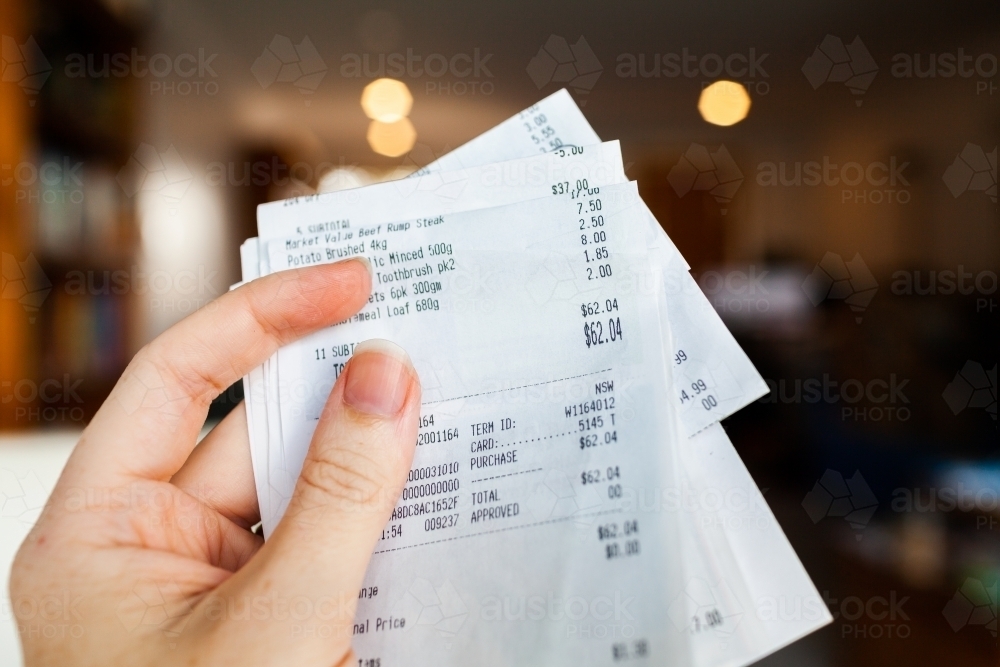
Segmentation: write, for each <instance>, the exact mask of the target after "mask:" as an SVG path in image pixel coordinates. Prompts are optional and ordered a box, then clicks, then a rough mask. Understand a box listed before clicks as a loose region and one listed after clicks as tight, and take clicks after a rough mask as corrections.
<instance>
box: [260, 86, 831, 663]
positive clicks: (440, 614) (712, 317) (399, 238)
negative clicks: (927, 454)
mask: <svg viewBox="0 0 1000 667" xmlns="http://www.w3.org/2000/svg"><path fill="white" fill-rule="evenodd" d="M257 221H258V233H259V237H258V238H254V239H249V240H248V241H247V242H246V243H245V244H244V245H243V247H242V248H241V257H242V270H243V281H244V282H246V281H250V280H253V279H255V278H258V277H260V276H264V275H267V274H269V273H273V272H277V271H283V270H288V269H294V268H300V267H304V266H308V265H312V264H319V263H325V262H334V261H338V260H342V259H346V258H348V257H351V256H355V255H364V256H365V257H367V258H368V259H369V261H370V262H371V265H372V269H373V281H372V282H373V289H372V295H371V298H370V299H369V301H368V304H367V305H366V307H365V308H363V309H362V310H361V312H359V313H358V314H357V315H355V316H353V317H351V318H350V319H349V320H348V321H346V322H342V323H340V324H338V325H336V326H333V327H330V328H328V329H325V330H323V331H320V332H318V333H315V334H313V335H311V336H309V337H308V338H305V339H302V340H300V341H298V342H296V343H294V344H291V345H288V346H287V347H284V348H282V349H281V350H280V351H279V352H278V353H276V354H275V355H274V356H273V357H272V358H271V359H269V360H268V361H267V362H266V363H265V364H264V365H263V366H262V367H260V368H258V369H256V370H254V371H253V372H252V373H251V374H250V375H249V376H248V377H247V378H246V379H245V381H244V386H245V393H246V408H247V420H248V422H249V431H250V443H251V452H252V457H253V467H254V474H255V477H256V486H257V495H258V498H259V501H260V512H261V519H262V523H263V530H264V535H265V538H266V537H267V536H269V535H270V534H271V532H272V531H273V530H274V528H275V526H276V525H277V523H278V522H279V521H280V520H281V517H282V514H283V513H284V511H285V509H286V506H287V504H288V501H289V499H290V497H291V495H292V491H293V488H294V485H295V482H296V479H297V477H298V474H299V471H300V470H301V467H302V463H303V460H304V458H305V455H306V450H307V449H308V446H309V443H310V439H311V437H312V434H313V431H314V429H315V427H316V424H317V419H318V416H319V414H320V411H321V410H322V407H323V405H324V403H325V401H326V398H327V395H328V393H329V390H330V388H331V387H332V386H333V384H334V382H335V381H336V378H337V375H338V374H339V372H340V371H341V370H342V369H343V367H344V364H345V363H346V362H347V360H348V359H349V358H350V356H351V353H352V350H353V349H354V347H355V346H356V345H357V344H358V343H360V342H361V341H364V340H367V339H371V338H385V339H389V340H391V341H393V342H395V343H397V344H399V345H400V346H402V347H403V348H404V349H406V350H407V352H408V353H409V354H410V356H411V358H412V360H413V363H414V366H415V368H416V369H417V372H418V374H419V376H420V381H421V384H422V387H423V398H422V401H423V405H422V411H421V417H420V429H419V436H418V442H417V448H416V454H415V456H414V463H413V468H412V470H411V472H410V474H409V477H408V480H407V483H406V486H405V488H404V490H403V493H402V496H401V498H400V499H399V501H398V503H397V505H396V507H395V509H394V511H393V514H392V519H391V520H390V522H389V524H388V525H387V526H386V527H385V530H384V531H383V537H382V539H381V540H380V542H379V544H378V546H377V547H376V550H375V552H374V554H373V556H372V560H371V565H370V566H369V570H368V573H367V576H366V581H365V587H364V589H363V590H362V591H361V596H360V599H359V601H358V608H357V613H356V619H355V622H354V636H353V646H354V650H355V653H356V654H357V656H358V657H359V658H360V659H363V660H365V661H366V662H365V663H364V664H372V665H376V664H381V665H382V666H384V667H388V666H390V665H417V666H421V665H428V666H429V665H434V666H437V667H440V666H441V665H463V666H464V665H478V664H510V665H535V664H537V665H573V666H579V665H611V664H625V663H628V664H633V663H634V664H671V665H692V666H695V667H710V666H715V665H733V666H738V665H746V664H749V663H751V662H753V661H755V660H757V659H759V658H760V657H762V656H764V655H766V654H768V653H771V652H773V651H775V650H777V649H778V648H780V647H782V646H785V645H787V644H789V643H791V642H793V641H795V640H796V639H798V638H800V637H802V636H804V635H805V634H807V633H809V632H811V631H813V630H815V629H817V628H819V627H821V626H823V625H825V624H826V623H828V622H829V621H830V620H831V617H830V615H829V612H828V611H827V609H826V606H825V604H823V601H822V598H821V597H820V596H819V594H818V593H817V591H816V589H815V587H814V586H813V584H812V582H811V581H810V579H809V577H808V575H807V574H806V572H805V570H804V569H803V567H802V565H801V563H800V562H799V560H798V558H797V557H796V555H795V553H794V551H793V550H792V548H791V546H790V545H789V543H788V541H787V539H786V538H785V536H784V534H783V533H782V531H781V528H780V527H779V526H778V524H777V522H776V521H775V518H774V516H773V514H772V513H771V511H770V509H769V508H768V506H767V503H766V502H765V501H764V499H763V497H762V495H761V492H760V491H759V490H758V488H757V486H756V485H755V484H754V481H753V479H752V478H751V477H750V475H749V473H748V472H747V470H746V468H745V467H744V465H743V462H742V461H741V460H740V458H739V456H738V454H737V453H736V451H735V449H734V448H733V445H732V443H731V442H730V441H729V439H728V437H727V436H726V433H725V431H724V430H723V428H722V426H721V425H720V423H719V422H720V420H722V419H724V418H725V417H727V416H729V415H731V414H733V413H734V412H736V411H737V410H739V409H740V408H742V407H744V406H746V405H747V404H749V403H751V402H752V401H754V400H755V399H757V398H759V397H760V396H762V395H764V394H765V393H766V392H767V386H766V384H765V383H764V381H763V380H762V378H761V377H760V375H759V374H758V373H757V371H756V369H755V368H754V366H753V364H752V363H751V362H750V360H749V359H748V358H747V356H746V355H745V354H744V352H743V350H742V349H741V348H740V347H739V345H738V344H737V343H736V341H735V340H734V339H733V337H732V335H731V334H730V333H729V331H728V330H727V329H726V327H725V325H724V324H723V323H722V321H721V320H720V319H719V317H718V315H717V314H716V313H715V311H714V310H713V308H712V307H711V305H710V304H709V302H708V300H707V299H706V297H705V296H704V294H703V293H702V292H701V290H700V289H699V288H698V285H697V284H696V282H695V281H694V279H693V278H692V276H691V275H690V273H689V266H688V265H687V263H686V262H685V260H684V258H683V256H681V254H680V253H679V252H678V250H677V248H676V247H675V246H674V244H673V243H672V242H671V240H670V238H668V237H667V235H666V234H665V233H664V232H663V230H662V228H661V226H660V225H659V224H658V223H657V221H656V220H655V219H654V218H653V216H652V214H651V213H650V212H649V210H648V208H647V207H646V206H645V205H644V204H643V202H642V200H641V199H640V198H639V195H638V191H637V189H636V184H635V183H634V182H630V181H629V180H628V178H627V177H626V175H625V172H624V169H623V165H622V157H621V151H620V148H619V145H618V142H616V141H609V142H602V141H601V139H600V138H599V137H598V136H597V134H595V132H594V130H593V129H592V128H591V127H590V125H589V124H588V123H587V121H586V119H585V118H584V116H583V114H582V113H581V111H580V109H579V108H578V107H577V106H576V104H575V103H574V102H573V100H572V98H571V97H570V95H569V94H568V93H567V92H566V91H565V90H563V91H560V92H558V93H556V94H554V95H552V96H550V97H548V98H546V99H544V100H542V101H541V102H539V103H538V104H536V105H534V106H532V107H530V108H528V109H526V110H524V111H522V112H521V113H519V114H517V115H516V116H514V117H512V118H510V119H508V120H507V121H505V122H503V123H501V124H500V125H498V126H496V127H495V128H493V129H492V130H490V131H488V132H486V133H485V134H483V135H481V136H479V137H477V138H476V139H474V140H472V141H470V142H469V143H467V144H465V145H464V146H462V147H460V148H458V149H457V150H455V151H453V152H451V153H448V154H447V155H445V156H444V157H442V158H440V159H439V160H437V161H436V162H434V163H432V164H430V165H428V166H426V167H423V168H421V169H420V170H418V171H417V172H415V173H413V174H411V175H410V176H409V177H408V178H405V179H401V180H396V181H390V182H385V183H379V184H375V185H370V186H367V187H361V188H356V189H351V190H341V191H337V192H327V193H322V194H317V195H311V196H307V197H299V198H296V199H291V200H287V201H281V202H274V203H269V204H264V205H262V206H260V207H259V209H258V214H257ZM368 660H371V661H372V662H367V661H368Z"/></svg>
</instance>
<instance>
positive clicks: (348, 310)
mask: <svg viewBox="0 0 1000 667" xmlns="http://www.w3.org/2000/svg"><path fill="white" fill-rule="evenodd" d="M370 271H371V270H370V267H369V264H368V262H367V260H366V259H364V258H360V257H359V258H352V259H350V260H345V261H342V262H337V263H336V264H325V265H320V266H314V267H308V268H303V269H295V270H291V271H283V272H280V273H275V274H272V275H269V276H265V277H263V278H259V279H257V280H254V281H252V282H250V283H248V284H246V285H243V286H241V287H239V288H237V289H235V290H233V291H231V292H229V293H227V294H224V295H223V296H221V297H219V298H218V299H217V300H216V301H214V302H213V304H212V305H211V306H209V307H206V308H202V309H201V310H199V311H197V312H195V313H194V314H192V315H190V316H189V317H187V318H185V319H184V320H181V321H180V322H179V323H177V324H175V325H174V326H173V327H171V328H170V329H168V330H167V331H166V332H164V333H163V334H162V335H160V336H159V337H158V338H156V339H155V340H153V341H152V342H151V343H150V344H149V345H147V346H146V347H144V348H143V349H142V350H140V351H139V353H138V354H136V356H135V357H134V358H133V359H132V362H131V363H130V364H129V365H128V368H126V369H125V372H124V373H123V374H122V377H121V379H119V381H118V384H117V385H115V388H114V389H113V390H112V392H111V395H110V396H109V397H108V400H107V401H105V403H104V405H102V406H101V409H100V410H99V411H98V412H97V414H96V415H95V417H94V420H93V421H92V422H91V424H90V426H88V427H87V429H86V431H84V434H83V437H82V438H81V441H80V444H79V445H78V446H77V448H76V451H75V452H74V454H73V456H72V457H71V459H70V461H69V463H68V464H67V473H68V474H70V475H72V474H87V475H88V477H90V478H91V479H95V478H108V479H117V480H121V478H122V477H125V478H126V479H127V478H132V479H135V478H143V479H162V480H167V479H169V478H170V477H171V475H173V474H174V473H175V472H177V470H179V469H180V467H181V466H182V465H183V464H184V461H185V460H187V457H188V455H189V454H190V453H191V450H192V449H193V448H194V445H195V440H196V437H197V434H198V431H199V430H200V429H201V427H202V425H203V424H204V421H205V416H206V415H207V412H208V406H209V404H210V403H211V402H212V399H214V398H215V397H216V396H218V395H219V394H220V393H222V392H223V391H225V389H226V388H227V387H228V386H229V385H231V384H233V383H234V382H236V381H237V380H239V379H240V378H242V377H243V376H244V375H246V374H247V373H248V372H249V371H250V370H251V369H253V368H255V367H257V366H259V365H260V364H262V363H263V362H264V361H265V360H266V359H267V358H268V357H270V356H271V355H272V354H274V352H275V351H276V350H277V349H278V348H279V347H280V346H282V345H286V344H288V343H290V342H292V341H294V340H296V339H298V338H301V337H303V336H305V335H307V334H310V333H312V332H314V331H316V330H318V329H321V328H323V327H326V326H330V325H331V324H335V323H337V322H340V321H342V320H344V319H346V318H348V317H350V316H351V315H353V314H354V313H356V312H357V311H358V310H360V309H361V307H362V306H364V304H365V302H366V301H367V299H368V296H369V293H370V292H371V272H370Z"/></svg>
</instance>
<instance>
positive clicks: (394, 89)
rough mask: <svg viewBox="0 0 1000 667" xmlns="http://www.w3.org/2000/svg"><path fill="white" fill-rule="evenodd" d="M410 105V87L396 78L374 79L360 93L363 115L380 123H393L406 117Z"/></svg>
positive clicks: (411, 97)
mask: <svg viewBox="0 0 1000 667" xmlns="http://www.w3.org/2000/svg"><path fill="white" fill-rule="evenodd" d="M412 106H413V95H411V94H410V89H409V88H407V87H406V84H405V83H403V82H402V81H397V80H396V79H376V80H375V81H372V82H371V83H369V84H368V85H367V86H365V90H364V92H363V93H361V108H362V109H364V111H365V115H366V116H368V117H369V118H371V119H372V120H377V121H379V122H381V123H395V122H396V121H398V120H399V119H401V118H406V116H408V115H409V113H410V108H411V107H412Z"/></svg>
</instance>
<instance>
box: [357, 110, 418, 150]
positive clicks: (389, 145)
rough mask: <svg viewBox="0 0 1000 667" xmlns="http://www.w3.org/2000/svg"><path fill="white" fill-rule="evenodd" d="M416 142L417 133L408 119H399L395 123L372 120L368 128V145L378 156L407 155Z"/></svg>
mask: <svg viewBox="0 0 1000 667" xmlns="http://www.w3.org/2000/svg"><path fill="white" fill-rule="evenodd" d="M416 141H417V131H416V130H415V129H414V128H413V123H411V122H410V119H409V118H400V119H399V120H397V121H396V122H395V123H383V122H381V121H378V120H373V121H372V122H371V125H369V126H368V145H369V146H371V147H372V150H373V151H375V152H376V153H378V154H379V155H387V156H389V157H399V156H400V155H403V154H404V153H408V152H409V151H410V149H411V148H413V144H414V143H416Z"/></svg>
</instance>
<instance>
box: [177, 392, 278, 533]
mask: <svg viewBox="0 0 1000 667" xmlns="http://www.w3.org/2000/svg"><path fill="white" fill-rule="evenodd" d="M170 481H171V483H172V484H174V485H175V486H177V487H179V488H181V489H182V490H184V491H186V492H187V493H188V495H191V496H193V497H194V498H197V499H198V500H199V501H201V502H202V503H203V504H204V505H206V506H208V507H211V508H212V509H214V510H215V511H217V512H218V513H219V514H221V515H222V516H224V517H226V518H227V519H229V520H230V521H232V522H233V523H235V524H236V525H238V526H242V527H243V528H250V526H252V525H254V524H255V523H257V522H258V521H260V508H259V507H258V505H257V487H256V486H255V485H254V471H253V462H252V460H251V458H250V435H249V433H248V432H247V411H246V404H245V403H242V402H241V403H240V404H239V405H237V406H236V407H235V408H233V410H232V411H231V412H230V413H229V414H228V415H226V416H225V418H224V419H223V420H222V421H221V422H219V423H218V424H216V426H215V428H213V429H212V430H211V431H210V432H209V434H208V435H206V436H205V437H204V438H203V439H202V441H201V442H200V443H198V446H197V447H195V448H194V451H193V452H191V456H189V457H188V460H187V461H186V462H185V463H184V465H183V466H181V469H180V470H178V471H177V474H176V475H174V476H173V477H172V478H171V480H170Z"/></svg>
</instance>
